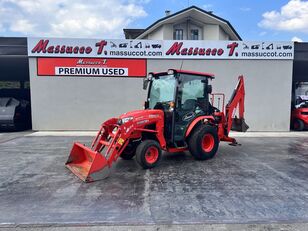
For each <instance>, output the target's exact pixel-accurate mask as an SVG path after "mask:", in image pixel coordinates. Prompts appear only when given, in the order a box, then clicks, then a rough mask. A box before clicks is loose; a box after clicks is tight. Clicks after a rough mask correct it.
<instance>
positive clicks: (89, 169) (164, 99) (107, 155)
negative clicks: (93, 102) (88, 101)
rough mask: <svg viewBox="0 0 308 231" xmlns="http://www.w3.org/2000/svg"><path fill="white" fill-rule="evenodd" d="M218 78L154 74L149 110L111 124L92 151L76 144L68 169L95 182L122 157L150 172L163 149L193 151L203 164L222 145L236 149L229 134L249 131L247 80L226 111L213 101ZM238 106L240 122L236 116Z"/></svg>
mask: <svg viewBox="0 0 308 231" xmlns="http://www.w3.org/2000/svg"><path fill="white" fill-rule="evenodd" d="M212 79H214V75H212V74H209V73H199V72H193V71H183V70H174V69H171V70H168V71H167V72H161V73H150V74H149V76H148V78H146V79H144V89H147V86H148V84H149V90H148V97H147V100H146V102H145V109H144V110H137V111H131V112H127V113H125V114H123V115H121V116H120V117H119V118H111V119H109V120H107V121H105V122H104V123H103V124H102V126H101V128H100V130H99V131H98V134H97V136H96V138H95V139H94V140H93V142H92V145H91V148H89V147H86V146H85V145H84V144H81V143H78V142H76V143H74V145H73V147H72V150H71V153H70V156H69V158H68V160H67V162H66V166H67V167H68V168H69V169H70V170H71V171H72V172H73V173H74V174H75V175H77V176H78V177H79V178H80V179H81V180H83V181H85V182H91V181H95V180H99V179H103V178H105V177H106V176H108V175H109V171H110V168H111V166H112V164H113V162H115V161H116V160H117V159H118V157H122V158H123V159H126V160H127V159H132V158H133V157H134V156H136V160H137V162H138V163H139V164H140V165H141V166H142V167H143V168H145V169H147V168H153V167H155V166H156V165H157V164H158V163H159V162H160V160H161V155H162V150H164V151H167V152H182V151H186V150H189V151H190V153H191V154H192V155H193V156H194V157H195V158H196V159H197V160H207V159H210V158H213V157H214V156H215V154H216V152H217V149H218V146H219V142H220V141H226V142H230V143H231V144H233V145H236V144H237V142H236V140H235V139H234V138H231V137H229V131H230V130H231V129H235V130H237V131H246V130H247V129H248V126H247V125H246V123H245V121H244V97H245V90H244V78H243V76H240V77H239V82H238V84H237V86H236V88H235V90H234V92H233V94H232V97H231V99H230V101H229V103H228V104H227V105H226V107H225V108H224V109H223V110H222V111H219V110H218V109H217V108H215V107H213V105H214V102H213V101H212V104H211V103H210V102H209V95H210V94H211V93H212V86H211V85H209V81H210V80H212ZM212 99H213V98H212ZM223 105H224V102H223ZM237 107H238V109H239V110H238V113H239V118H233V116H234V111H235V109H236V108H237Z"/></svg>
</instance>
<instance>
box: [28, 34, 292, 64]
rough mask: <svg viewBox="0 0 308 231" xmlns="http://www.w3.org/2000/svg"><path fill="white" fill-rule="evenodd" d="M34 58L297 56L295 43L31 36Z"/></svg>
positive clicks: (237, 57) (31, 48)
mask: <svg viewBox="0 0 308 231" xmlns="http://www.w3.org/2000/svg"><path fill="white" fill-rule="evenodd" d="M28 55H29V56H30V57H92V58H94V57H99V58H126V59H136V58H146V59H293V57H294V44H293V42H269V41H259V42H251V41H249V42H246V41H201V40H199V41H195V40H183V41H175V40H121V39H56V38H50V39H49V38H28Z"/></svg>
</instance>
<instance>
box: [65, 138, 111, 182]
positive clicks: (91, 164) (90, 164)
mask: <svg viewBox="0 0 308 231" xmlns="http://www.w3.org/2000/svg"><path fill="white" fill-rule="evenodd" d="M65 165H66V167H67V168H68V169H70V170H71V171H72V172H73V173H74V174H75V175H76V176H78V177H79V178H80V179H81V180H83V181H84V182H92V181H96V180H101V179H104V178H106V177H108V176H109V172H110V168H109V165H108V162H107V159H106V158H105V157H104V156H103V155H102V154H101V153H99V152H96V151H93V150H91V149H90V148H88V147H86V146H85V145H83V144H80V143H74V145H73V148H72V150H71V153H70V155H69V157H68V160H67V162H66V164H65Z"/></svg>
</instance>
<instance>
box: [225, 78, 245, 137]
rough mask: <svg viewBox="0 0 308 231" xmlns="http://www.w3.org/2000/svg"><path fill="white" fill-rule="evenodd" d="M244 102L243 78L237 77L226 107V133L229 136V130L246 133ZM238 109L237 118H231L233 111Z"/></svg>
mask: <svg viewBox="0 0 308 231" xmlns="http://www.w3.org/2000/svg"><path fill="white" fill-rule="evenodd" d="M244 101H245V87H244V77H243V76H239V77H238V83H237V86H236V88H235V89H234V91H233V93H232V96H231V98H230V100H229V102H228V104H227V105H226V132H227V134H229V132H230V130H231V129H232V130H235V131H241V132H246V131H247V129H248V128H249V127H248V125H247V124H246V123H245V120H244ZM236 108H238V115H239V118H237V117H236V116H235V118H232V117H233V114H234V111H235V110H236Z"/></svg>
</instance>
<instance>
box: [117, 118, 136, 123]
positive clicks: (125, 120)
mask: <svg viewBox="0 0 308 231" xmlns="http://www.w3.org/2000/svg"><path fill="white" fill-rule="evenodd" d="M133 119H134V117H132V116H131V117H125V118H123V119H120V120H119V121H118V124H125V123H127V122H128V121H131V120H133ZM119 122H120V123H119Z"/></svg>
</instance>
